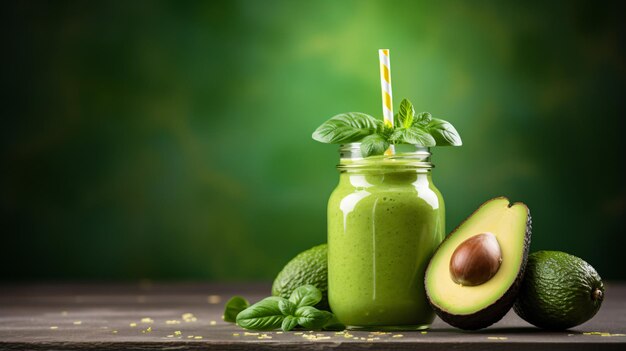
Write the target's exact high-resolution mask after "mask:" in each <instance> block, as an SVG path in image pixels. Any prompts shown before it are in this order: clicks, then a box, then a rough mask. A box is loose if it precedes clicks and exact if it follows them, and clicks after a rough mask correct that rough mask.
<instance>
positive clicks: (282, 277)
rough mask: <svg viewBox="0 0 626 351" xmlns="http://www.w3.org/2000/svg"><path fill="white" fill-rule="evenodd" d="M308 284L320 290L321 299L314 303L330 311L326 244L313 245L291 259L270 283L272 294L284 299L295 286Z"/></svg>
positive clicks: (317, 306) (319, 307)
mask: <svg viewBox="0 0 626 351" xmlns="http://www.w3.org/2000/svg"><path fill="white" fill-rule="evenodd" d="M306 284H310V285H313V286H315V287H316V288H318V289H319V290H320V291H321V292H322V300H321V301H320V302H319V303H318V304H317V305H315V307H316V308H318V309H321V310H326V311H330V306H329V305H328V244H321V245H317V246H314V247H312V248H310V249H308V250H306V251H302V252H301V253H299V254H298V255H296V257H294V258H293V259H291V261H289V262H288V263H287V264H286V265H285V267H283V269H282V270H281V271H280V273H278V275H277V276H276V279H274V283H273V284H272V295H273V296H281V297H284V298H286V299H288V298H289V296H291V292H292V291H294V290H295V289H296V288H298V287H300V286H302V285H306Z"/></svg>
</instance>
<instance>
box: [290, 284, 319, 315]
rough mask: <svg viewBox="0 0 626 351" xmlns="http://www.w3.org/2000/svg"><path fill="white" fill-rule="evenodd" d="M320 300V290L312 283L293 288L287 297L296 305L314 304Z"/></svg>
mask: <svg viewBox="0 0 626 351" xmlns="http://www.w3.org/2000/svg"><path fill="white" fill-rule="evenodd" d="M321 300H322V292H321V291H320V290H319V289H318V288H316V287H314V286H313V285H303V286H301V287H299V288H297V289H295V290H294V291H293V292H292V293H291V296H290V297H289V301H291V302H293V303H294V304H295V305H296V306H297V307H302V306H315V305H316V304H317V303H318V302H320V301H321ZM292 314H293V313H292Z"/></svg>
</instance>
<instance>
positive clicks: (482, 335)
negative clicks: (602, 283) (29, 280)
mask: <svg viewBox="0 0 626 351" xmlns="http://www.w3.org/2000/svg"><path fill="white" fill-rule="evenodd" d="M269 290H270V286H269V285H268V284H151V283H149V282H143V283H140V284H132V285H129V284H126V285H124V284H105V285H103V284H99V285H93V284H19V285H4V286H0V349H9V350H11V349H27V350H41V349H48V350H75V349H98V350H152V349H169V350H285V349H311V350H323V349H333V350H361V349H369V350H384V349H389V350H497V349H500V350H504V349H506V350H509V351H511V350H522V349H532V350H542V349H545V350H626V335H625V334H626V284H623V283H622V284H607V293H606V300H605V302H604V305H603V306H602V309H601V310H600V312H599V313H598V314H597V315H596V317H595V318H594V319H592V320H591V321H589V322H588V323H585V324H583V325H581V326H579V327H576V328H574V329H572V330H568V331H564V332H548V331H542V330H540V329H537V328H534V327H532V326H531V325H529V324H527V323H526V322H524V321H523V320H521V319H520V318H518V317H517V316H516V315H515V314H514V313H513V312H510V313H509V314H508V315H507V316H506V317H505V318H504V319H503V320H502V321H500V322H499V323H497V324H495V325H494V326H492V327H490V328H487V329H485V330H481V331H477V332H463V331H460V330H458V329H454V328H451V327H450V326H448V325H446V324H445V323H443V322H442V321H441V320H438V319H437V320H436V321H435V323H434V324H433V325H432V328H431V329H430V330H428V331H426V332H419V331H398V332H390V333H389V332H386V333H382V332H371V331H345V332H298V331H292V332H284V333H283V332H280V331H273V332H251V331H246V330H243V329H241V328H239V327H237V326H235V325H233V324H230V323H225V322H223V321H222V319H221V316H222V311H223V304H224V302H225V301H226V300H227V299H228V298H229V297H230V296H232V295H235V294H238V295H243V296H245V297H247V298H249V299H250V300H251V301H252V302H254V301H256V300H259V299H261V298H262V297H265V296H266V295H268V292H269Z"/></svg>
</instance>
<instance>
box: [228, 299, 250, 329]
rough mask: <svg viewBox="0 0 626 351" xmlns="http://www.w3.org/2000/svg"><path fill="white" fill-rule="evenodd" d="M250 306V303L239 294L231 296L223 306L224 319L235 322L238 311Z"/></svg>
mask: <svg viewBox="0 0 626 351" xmlns="http://www.w3.org/2000/svg"><path fill="white" fill-rule="evenodd" d="M248 307H250V303H249V302H248V300H246V299H244V298H243V297H241V296H233V297H231V298H230V300H228V302H226V306H225V307H224V317H223V318H224V321H225V322H231V323H235V321H236V320H237V315H238V314H239V312H241V311H243V310H245V309H246V308H248Z"/></svg>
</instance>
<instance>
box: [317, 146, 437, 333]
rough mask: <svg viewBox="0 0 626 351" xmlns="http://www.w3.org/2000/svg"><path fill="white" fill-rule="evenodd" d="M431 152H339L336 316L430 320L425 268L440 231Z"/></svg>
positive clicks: (333, 276) (404, 323)
mask: <svg viewBox="0 0 626 351" xmlns="http://www.w3.org/2000/svg"><path fill="white" fill-rule="evenodd" d="M424 150H427V149H424ZM424 155H427V156H424ZM429 155H430V154H429V153H428V152H427V151H423V150H422V151H420V153H419V155H418V156H417V157H416V154H406V155H402V154H399V155H394V156H393V157H388V156H376V157H369V158H364V159H357V160H352V159H346V158H342V161H341V163H340V165H339V167H338V168H339V170H340V172H341V173H340V178H339V184H338V185H337V187H336V189H335V190H334V191H333V193H332V194H331V196H330V199H329V202H328V287H329V293H328V297H329V303H330V306H331V309H332V311H333V312H334V313H335V315H336V316H337V318H338V319H339V320H340V321H341V322H342V323H344V324H346V325H349V326H363V327H368V326H389V327H393V326H396V327H411V328H416V329H420V328H427V327H428V326H429V325H430V323H431V322H432V321H433V318H434V313H433V311H432V310H431V309H430V307H429V305H428V302H427V300H426V295H425V291H424V272H425V269H426V266H427V264H428V261H429V259H430V257H431V255H432V254H433V252H434V251H435V249H436V248H437V246H438V245H439V243H440V242H441V241H442V240H443V238H444V235H445V210H444V203H443V198H442V196H441V194H440V193H439V191H438V190H437V188H436V187H435V186H434V184H433V182H432V176H431V173H430V168H431V167H432V166H431V164H430V162H429V161H428V156H429Z"/></svg>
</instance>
